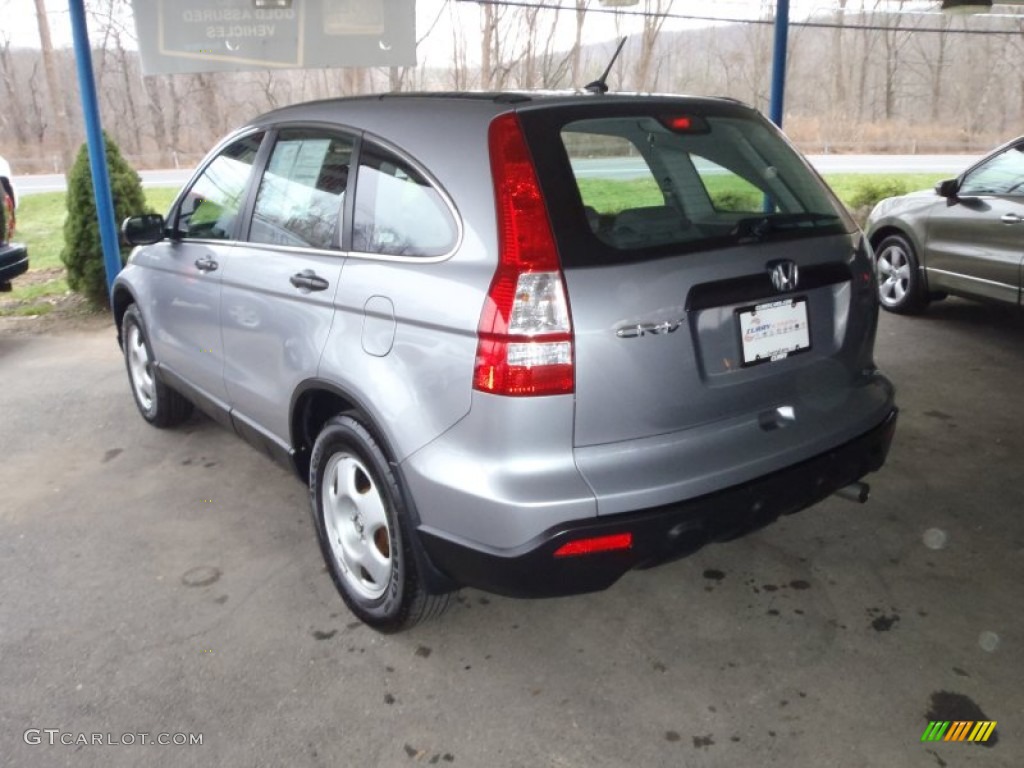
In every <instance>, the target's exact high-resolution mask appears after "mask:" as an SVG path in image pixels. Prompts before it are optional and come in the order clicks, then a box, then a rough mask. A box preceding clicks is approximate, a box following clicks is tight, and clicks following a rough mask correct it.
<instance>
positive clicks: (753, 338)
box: [736, 298, 811, 366]
mask: <svg viewBox="0 0 1024 768" xmlns="http://www.w3.org/2000/svg"><path fill="white" fill-rule="evenodd" d="M736 316H737V318H738V319H739V326H740V343H741V344H742V346H743V365H745V366H746V365H759V364H761V363H770V362H774V361H776V360H784V359H786V358H787V357H790V356H792V355H795V354H799V353H800V352H806V351H807V350H808V349H810V348H811V328H810V325H809V324H808V322H807V299H806V298H796V299H784V300H782V301H772V302H768V303H767V304H758V305H757V306H754V307H745V308H743V309H738V310H736Z"/></svg>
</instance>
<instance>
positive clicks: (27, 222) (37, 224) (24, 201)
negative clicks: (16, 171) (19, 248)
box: [14, 192, 68, 286]
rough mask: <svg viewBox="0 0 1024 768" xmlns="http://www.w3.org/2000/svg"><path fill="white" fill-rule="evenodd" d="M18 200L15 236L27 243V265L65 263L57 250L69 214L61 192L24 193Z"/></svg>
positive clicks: (52, 265) (47, 265)
mask: <svg viewBox="0 0 1024 768" xmlns="http://www.w3.org/2000/svg"><path fill="white" fill-rule="evenodd" d="M18 203H19V205H18V220H17V221H18V223H17V228H16V230H15V233H14V239H15V240H17V241H18V242H21V243H24V244H25V245H27V246H28V255H29V266H30V267H31V268H32V269H48V268H50V267H62V266H64V265H63V264H62V263H61V261H60V250H61V248H62V247H63V246H64V219H65V218H66V217H67V215H68V209H67V206H66V205H65V203H64V193H63V192H46V193H44V194H41V195H25V196H23V197H22V198H21V200H19V201H18ZM15 286H17V283H15Z"/></svg>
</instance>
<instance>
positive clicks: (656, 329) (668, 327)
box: [615, 317, 685, 339]
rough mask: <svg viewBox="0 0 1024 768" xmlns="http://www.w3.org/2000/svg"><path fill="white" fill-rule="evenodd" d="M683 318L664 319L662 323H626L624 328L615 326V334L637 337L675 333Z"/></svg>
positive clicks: (620, 336)
mask: <svg viewBox="0 0 1024 768" xmlns="http://www.w3.org/2000/svg"><path fill="white" fill-rule="evenodd" d="M684 319H685V318H682V317H681V318H679V319H678V320H666V321H665V322H662V323H640V324H638V325H627V326H626V327H624V328H617V329H616V331H615V335H616V336H618V337H619V338H620V339H638V338H640V337H641V336H662V335H665V334H668V333H675V332H676V331H677V330H679V326H681V325H682V324H683V320H684Z"/></svg>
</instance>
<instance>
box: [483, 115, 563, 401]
mask: <svg viewBox="0 0 1024 768" xmlns="http://www.w3.org/2000/svg"><path fill="white" fill-rule="evenodd" d="M488 141H489V146H490V153H491V174H492V176H493V178H494V198H495V204H496V207H497V223H498V268H497V270H496V271H495V273H494V278H493V279H492V280H491V287H490V289H489V290H488V292H487V300H486V301H485V302H484V308H483V311H482V312H481V314H480V326H479V329H478V335H479V342H478V344H477V352H476V369H475V371H474V375H473V386H474V387H475V388H476V389H478V390H480V391H482V392H490V393H492V394H496V395H509V396H519V397H522V396H535V395H562V394H571V393H572V392H573V389H574V386H575V383H574V378H573V339H572V321H571V319H570V316H569V302H568V301H567V299H566V292H565V281H564V279H563V277H562V269H561V265H560V263H559V260H558V252H557V251H556V250H555V238H554V235H553V234H552V232H551V223H550V221H549V220H548V214H547V208H546V206H545V204H544V197H543V195H542V194H541V191H540V185H539V184H538V182H537V173H536V171H535V170H534V167H533V161H532V160H531V159H530V153H529V150H528V149H527V147H526V140H525V139H524V138H523V132H522V128H521V127H520V125H519V119H518V118H517V117H516V116H515V115H514V114H511V113H509V114H505V115H501V116H499V117H497V118H496V119H495V120H494V121H493V122H492V123H491V126H490V131H489V134H488Z"/></svg>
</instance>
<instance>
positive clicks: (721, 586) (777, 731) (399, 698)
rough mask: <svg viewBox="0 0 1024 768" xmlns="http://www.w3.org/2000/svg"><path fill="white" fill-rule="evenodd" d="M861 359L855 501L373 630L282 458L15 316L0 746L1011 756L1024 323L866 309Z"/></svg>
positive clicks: (508, 754) (98, 344) (203, 756)
mask: <svg viewBox="0 0 1024 768" xmlns="http://www.w3.org/2000/svg"><path fill="white" fill-rule="evenodd" d="M15 325H18V324H17V323H15ZM22 325H28V322H27V321H26V322H24V323H22ZM19 327H20V326H19ZM877 357H878V360H879V363H880V364H881V366H882V367H883V368H884V369H885V370H886V371H887V372H888V373H889V375H890V376H891V377H892V378H893V380H894V381H895V382H896V384H897V387H898V390H899V394H898V402H899V405H900V406H901V409H902V414H901V423H900V426H899V428H898V431H897V436H896V442H895V445H894V448H893V452H892V454H891V455H890V461H889V464H888V465H887V466H886V468H885V469H884V470H883V471H882V472H881V473H878V474H876V475H874V476H872V477H871V478H870V482H871V485H872V489H873V492H872V499H871V501H870V502H869V503H868V504H866V505H864V506H858V505H855V504H852V503H850V502H847V501H843V500H840V499H831V500H829V501H827V502H825V503H823V504H821V505H819V506H818V507H816V508H814V509H811V510H808V511H805V512H803V513H801V514H799V515H796V516H794V517H792V518H788V519H785V520H782V521H780V522H779V523H777V524H776V525H774V526H772V527H771V528H769V529H766V530H764V531H761V532H758V533H757V534H755V535H752V536H750V537H748V538H745V539H742V540H740V541H736V542H732V543H729V544H720V545H715V546H712V547H709V548H707V549H705V550H703V551H702V552H700V553H698V554H697V555H695V556H693V557H691V558H689V559H686V560H683V561H679V562H677V563H674V564H670V565H667V566H664V567H661V568H659V569H655V570H650V571H643V572H635V573H631V574H628V575H627V576H626V577H625V578H624V579H623V580H622V581H621V582H619V583H618V584H617V585H615V586H614V587H613V588H612V589H610V590H608V591H606V592H603V593H600V594H595V595H587V596H582V597H576V598H567V599H555V600H547V601H518V600H510V599H505V598H500V597H495V596H490V595H485V594H484V593H481V592H476V591H472V590H464V591H463V592H462V593H461V594H460V597H459V601H458V603H457V604H456V605H455V606H454V607H453V609H452V610H451V611H450V612H449V613H448V614H447V616H446V617H444V619H442V620H441V621H438V622H435V623H431V624H427V625H424V626H422V627H420V628H417V629H415V630H413V631H412V632H409V633H406V634H402V635H398V636H381V635H377V634H375V633H374V632H372V631H370V630H368V629H366V628H365V627H363V626H362V625H360V624H359V623H357V622H355V621H354V619H353V617H352V616H351V615H350V614H349V613H348V612H347V610H346V609H345V607H344V605H343V604H342V602H341V600H340V599H339V598H338V597H337V595H336V593H335V591H334V588H333V586H332V584H331V581H330V578H329V577H328V575H327V574H326V573H325V572H324V567H323V564H322V560H321V557H320V554H319V551H318V549H317V545H316V542H315V539H314V534H313V531H312V528H311V525H310V521H309V513H308V508H307V497H306V491H305V487H304V486H303V484H302V483H301V482H299V481H298V480H297V479H296V478H295V477H294V476H293V475H290V474H289V473H288V472H287V471H286V470H284V469H283V468H280V467H279V466H278V465H276V464H274V463H273V462H272V461H271V460H270V459H268V458H266V457H265V456H263V455H261V454H260V453H258V452H257V451H255V450H254V449H252V448H250V447H249V446H248V445H247V444H245V443H244V442H242V441H241V440H239V439H238V438H236V437H234V436H233V435H231V434H229V433H228V432H226V431H225V430H223V429H221V428H220V427H218V426H216V425H214V424H213V423H212V422H210V421H209V420H207V419H206V418H205V417H202V416H200V415H196V416H193V418H192V419H191V420H190V421H189V422H188V423H187V424H186V425H185V426H184V427H183V428H181V429H178V430H172V431H159V430H155V429H153V428H151V427H148V426H147V425H146V424H145V423H144V422H143V421H142V419H141V418H139V416H138V414H137V413H136V411H135V406H134V404H133V402H132V399H131V396H130V394H129V391H128V384H127V380H126V377H125V373H124V368H123V363H122V361H121V357H120V354H119V350H118V348H117V346H116V343H115V341H114V336H113V331H112V328H102V327H101V328H95V329H86V330H77V331H73V332H68V333H59V334H53V333H49V334H37V333H32V332H25V331H23V330H17V329H15V330H13V331H12V330H10V329H9V328H8V330H6V331H2V332H0V445H2V446H3V452H2V460H0V582H2V585H3V586H2V589H0V764H2V765H3V766H5V767H6V766H57V765H72V766H104V767H106V766H138V765H147V766H224V767H229V766H416V765H456V766H459V765H462V766H488V767H501V766H558V767H561V766H616V767H620V766H624V765H634V766H695V767H703V766H754V765H756V766H815V767H819V766H869V765H870V766H901V767H909V768H913V767H914V766H940V768H941V767H942V766H947V765H949V766H973V765H978V766H981V765H985V766H1019V765H1020V764H1021V759H1022V756H1024V746H1022V734H1024V692H1022V690H1021V685H1020V681H1021V676H1022V670H1024V652H1022V644H1024V612H1022V610H1021V608H1022V606H1024V594H1022V591H1024V590H1022V587H1021V585H1022V584H1024V514H1022V513H1024V485H1022V484H1021V482H1020V468H1021V466H1022V456H1024V432H1022V429H1021V426H1022V425H1024V398H1022V396H1021V391H1022V390H1021V381H1022V380H1024V316H1022V315H1020V314H1015V313H1012V312H1008V311H1001V310H996V309H992V308H989V307H985V306H981V305H975V304H970V303H967V302H962V301H956V300H950V301H947V302H944V303H942V304H937V305H934V306H933V307H932V309H931V311H930V312H929V314H928V315H927V316H926V317H924V318H918V319H905V318H899V317H894V316H891V315H885V316H883V318H882V320H881V325H880V329H879V338H878V354H877ZM935 719H948V720H954V719H963V720H995V721H997V722H998V726H997V728H996V731H995V735H994V737H993V738H992V739H990V741H989V742H988V744H987V745H985V746H981V745H973V744H967V743H951V742H940V743H932V744H925V743H922V742H921V735H922V732H923V731H924V729H925V727H926V725H927V723H928V721H929V720H935ZM93 734H99V735H100V736H101V740H102V741H103V742H104V743H102V744H97V743H87V744H82V743H81V741H82V740H83V737H84V740H85V741H87V742H91V741H93V740H94V738H95V737H94V736H93ZM141 734H147V737H146V741H156V740H157V738H158V736H160V735H161V734H166V735H167V738H166V739H163V740H165V741H172V742H173V741H181V740H182V737H181V736H179V735H180V734H184V739H185V740H188V739H189V738H191V739H193V740H194V739H195V737H196V736H197V735H199V736H200V737H201V740H202V743H201V744H192V745H189V744H175V743H171V744H167V745H152V744H148V743H147V744H142V743H141V741H142V740H143V739H142V736H141ZM129 737H130V739H131V740H132V741H134V742H135V743H134V744H132V745H124V744H116V743H107V742H110V741H115V742H117V741H128V740H129ZM62 740H63V741H71V742H73V743H71V744H62V743H61V741H62ZM50 741H53V742H54V743H53V744H51V743H50Z"/></svg>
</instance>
